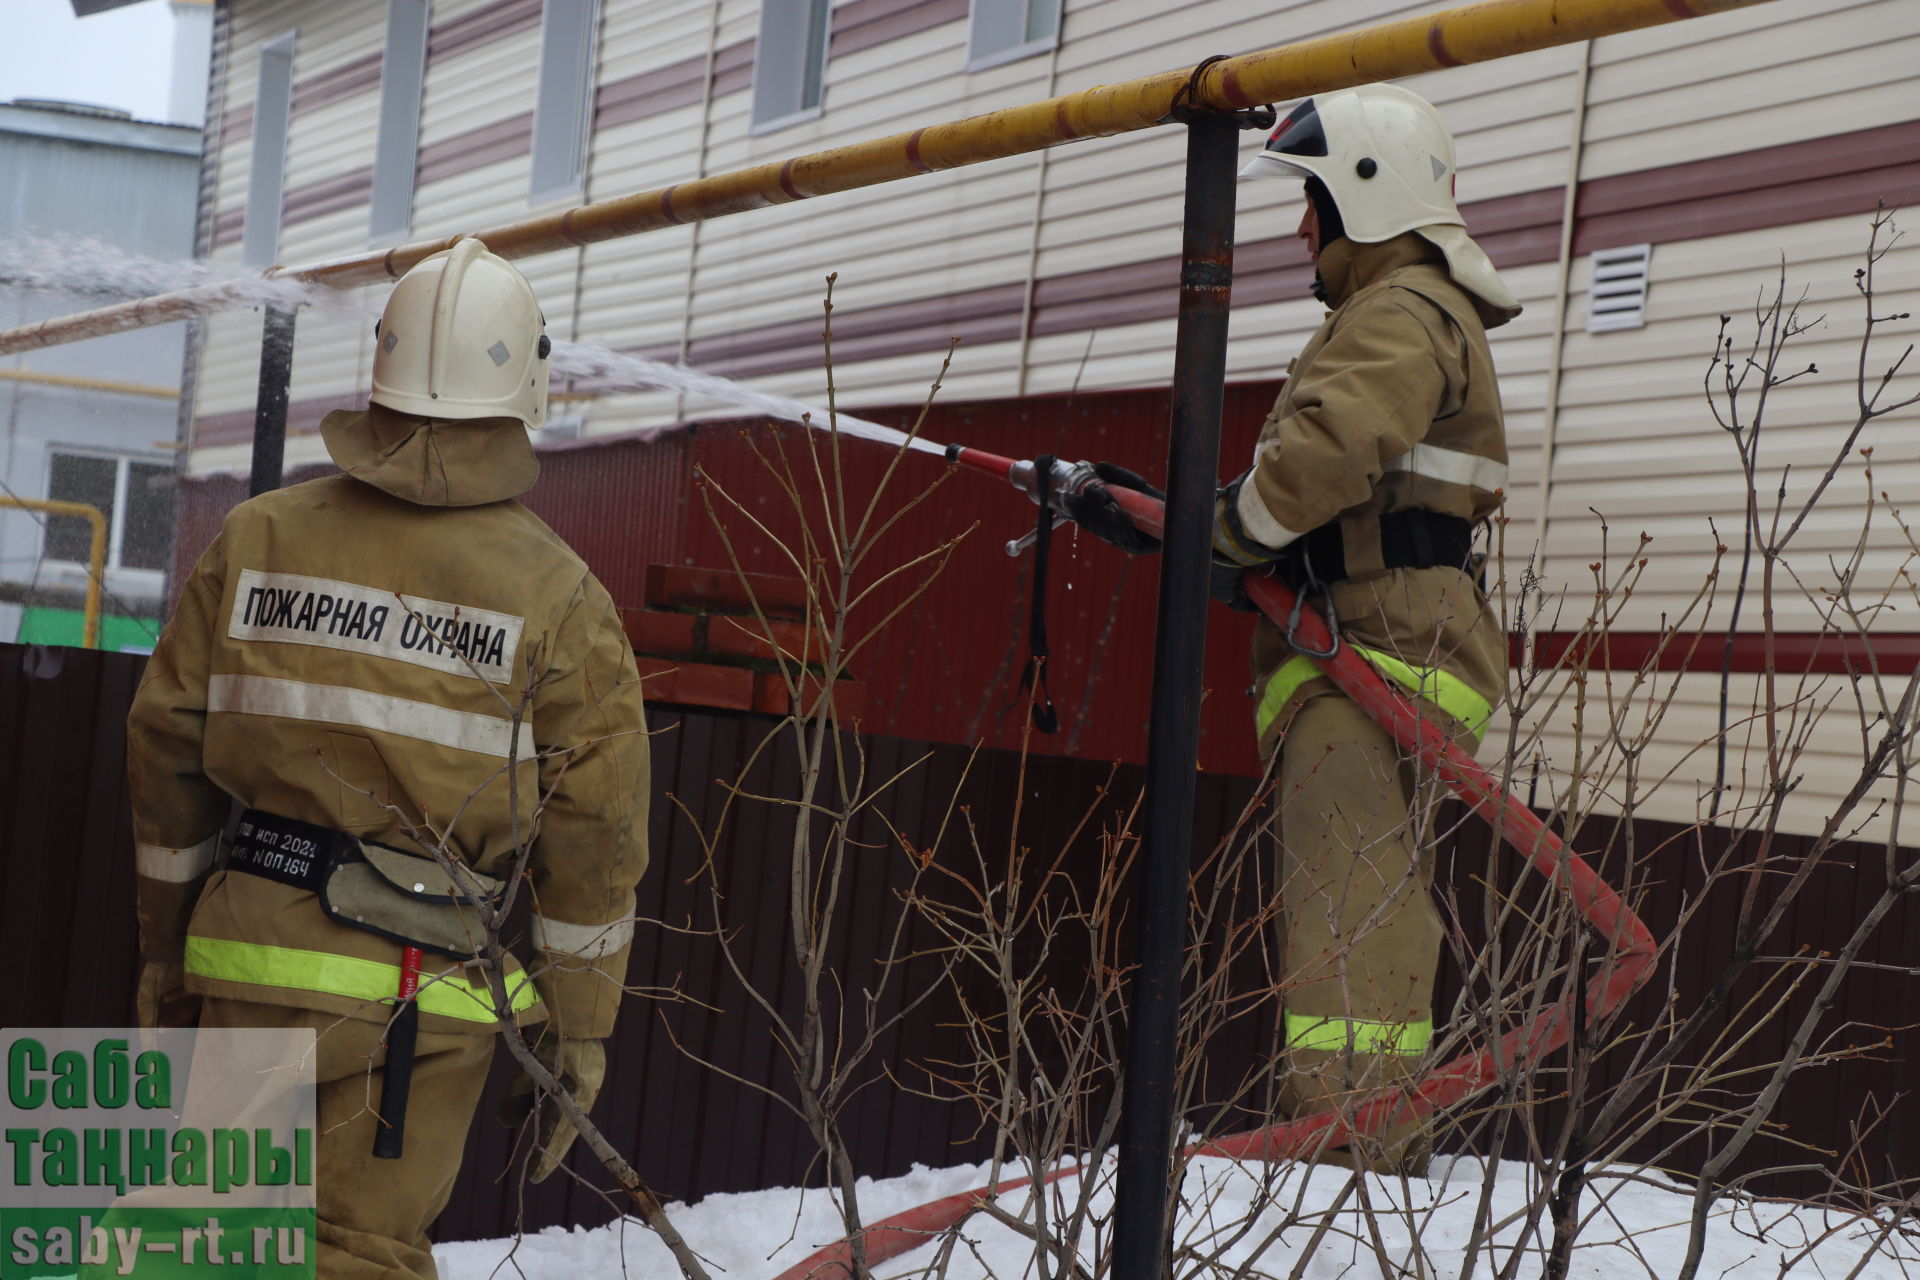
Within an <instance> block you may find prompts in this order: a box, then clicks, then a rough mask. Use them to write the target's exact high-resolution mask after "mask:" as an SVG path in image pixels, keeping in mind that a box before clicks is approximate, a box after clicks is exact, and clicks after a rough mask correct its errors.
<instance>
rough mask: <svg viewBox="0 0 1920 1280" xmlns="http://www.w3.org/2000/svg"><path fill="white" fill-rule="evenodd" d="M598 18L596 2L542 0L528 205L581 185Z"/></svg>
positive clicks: (561, 195) (563, 194)
mask: <svg viewBox="0 0 1920 1280" xmlns="http://www.w3.org/2000/svg"><path fill="white" fill-rule="evenodd" d="M599 20H600V4H599V0H547V3H546V8H545V9H544V10H542V11H541V15H540V89H539V94H538V96H537V97H536V98H535V99H534V104H533V180H532V183H531V185H530V186H529V188H528V190H527V199H528V201H529V202H530V203H533V204H541V203H544V202H546V201H548V200H558V199H562V198H564V197H566V196H570V195H575V194H577V193H578V192H579V191H580V189H581V187H582V186H583V185H584V184H585V183H586V179H587V125H588V124H589V122H590V111H591V108H592V105H593V53H594V46H595V44H596V43H597V42H596V40H595V39H594V35H595V29H596V27H597V26H598V23H599Z"/></svg>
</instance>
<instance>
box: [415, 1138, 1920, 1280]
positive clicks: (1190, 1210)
mask: <svg viewBox="0 0 1920 1280" xmlns="http://www.w3.org/2000/svg"><path fill="white" fill-rule="evenodd" d="M1431 1173H1432V1176H1431V1177H1430V1178H1428V1179H1425V1180H1418V1181H1414V1182H1412V1183H1410V1184H1408V1183H1402V1182H1401V1181H1400V1180H1399V1179H1380V1178H1371V1177H1370V1178H1367V1179H1365V1180H1364V1181H1363V1183H1361V1184H1356V1185H1355V1186H1353V1187H1352V1189H1351V1190H1349V1183H1350V1182H1351V1181H1352V1178H1351V1175H1350V1174H1348V1173H1347V1172H1346V1171H1344V1170H1341V1169H1335V1168H1310V1167H1307V1166H1299V1165H1286V1166H1279V1167H1277V1168H1276V1169H1274V1170H1272V1171H1269V1170H1267V1169H1266V1168H1263V1167H1262V1166H1260V1165H1241V1164H1236V1163H1234V1162H1232V1161H1227V1160H1217V1159H1202V1160H1196V1161H1195V1162H1194V1163H1193V1165H1192V1167H1191V1168H1190V1169H1189V1172H1188V1174H1187V1185H1186V1191H1187V1209H1186V1211H1185V1212H1184V1213H1183V1214H1182V1218H1181V1223H1180V1227H1181V1234H1182V1239H1183V1240H1184V1241H1186V1242H1187V1243H1188V1244H1189V1245H1191V1246H1193V1247H1194V1248H1196V1249H1197V1250H1200V1251H1201V1253H1202V1255H1215V1261H1214V1263H1213V1264H1212V1265H1209V1266H1204V1267H1202V1266H1199V1265H1198V1264H1196V1263H1188V1264H1186V1265H1185V1266H1182V1267H1178V1268H1176V1274H1177V1275H1181V1276H1207V1277H1213V1276H1218V1277H1226V1276H1232V1275H1245V1276H1248V1277H1287V1276H1291V1275H1294V1274H1296V1272H1295V1270H1294V1269H1295V1267H1296V1266H1297V1265H1298V1264H1299V1262H1300V1256H1301V1252H1302V1250H1304V1249H1306V1248H1307V1247H1308V1245H1309V1242H1310V1238H1311V1237H1313V1236H1314V1234H1315V1231H1316V1228H1317V1227H1319V1226H1320V1225H1322V1224H1323V1223H1327V1222H1329V1217H1328V1211H1329V1210H1331V1209H1334V1207H1335V1205H1336V1203H1337V1202H1341V1201H1342V1200H1343V1199H1344V1207H1342V1208H1340V1209H1339V1210H1338V1211H1337V1212H1335V1213H1334V1214H1333V1215H1332V1217H1331V1220H1330V1221H1331V1225H1330V1226H1329V1227H1328V1229H1327V1230H1326V1231H1325V1232H1323V1233H1321V1238H1320V1241H1319V1244H1318V1246H1317V1249H1316V1251H1315V1253H1314V1257H1313V1259H1312V1261H1311V1262H1309V1263H1308V1264H1307V1265H1306V1267H1305V1268H1304V1270H1301V1271H1299V1272H1298V1273H1297V1274H1298V1275H1299V1276H1300V1277H1301V1280H1335V1278H1340V1280H1350V1278H1351V1280H1361V1278H1365V1277H1372V1276H1396V1277H1397V1276H1399V1275H1403V1274H1404V1275H1407V1276H1416V1275H1418V1276H1431V1277H1436V1280H1454V1278H1456V1277H1460V1276H1461V1273H1462V1269H1463V1267H1464V1266H1465V1264H1466V1257H1467V1254H1466V1246H1467V1244H1468V1242H1469V1237H1470V1235H1471V1232H1472V1228H1473V1223H1474V1219H1475V1214H1476V1212H1477V1210H1478V1207H1479V1204H1480V1188H1481V1182H1482V1179H1483V1178H1484V1176H1485V1173H1486V1166H1485V1165H1484V1164H1483V1163H1482V1162H1480V1161H1478V1160H1475V1159H1471V1158H1463V1159H1460V1160H1457V1161H1449V1160H1446V1159H1440V1160H1436V1161H1434V1167H1433V1169H1432V1171H1431ZM1494 1174H1495V1177H1494V1191H1493V1195H1492V1199H1491V1201H1490V1207H1491V1216H1492V1220H1493V1221H1495V1222H1496V1223H1498V1222H1501V1221H1502V1220H1504V1219H1506V1218H1507V1217H1508V1216H1509V1215H1514V1214H1517V1213H1518V1211H1520V1210H1521V1209H1522V1208H1523V1207H1524V1206H1525V1205H1526V1204H1528V1203H1529V1202H1530V1201H1531V1200H1532V1198H1533V1197H1534V1193H1535V1190H1536V1187H1537V1181H1536V1180H1535V1178H1534V1177H1533V1174H1532V1171H1531V1170H1530V1169H1529V1167H1528V1166H1526V1165H1524V1164H1521V1163H1517V1162H1513V1161H1504V1162H1501V1163H1500V1164H1499V1165H1498V1166H1497V1167H1496V1169H1495V1170H1494ZM987 1176H988V1170H987V1168H986V1167H985V1166H983V1165H966V1166H960V1167H956V1168H952V1169H941V1170H928V1169H922V1168H916V1169H915V1170H914V1171H913V1172H912V1173H910V1174H907V1175H906V1176H904V1177H899V1178H887V1179H882V1180H877V1181H876V1180H870V1179H862V1180H861V1183H860V1191H859V1194H860V1200H861V1209H862V1212H863V1215H864V1216H865V1217H866V1219H867V1221H868V1222H875V1221H877V1220H879V1219H880V1218H883V1217H886V1216H888V1215H890V1214H894V1213H898V1212H900V1211H902V1210H905V1209H910V1208H913V1207H914V1206H916V1205H920V1204H923V1203H925V1202H927V1201H929V1200H934V1199H938V1198H940V1197H943V1196H948V1195H953V1194H956V1193H959V1192H964V1191H967V1190H970V1189H973V1188H976V1187H979V1186H982V1185H984V1184H985V1182H986V1180H987ZM1003 1176H1008V1177H1010V1176H1013V1175H1012V1174H1005V1175H1003ZM1063 1185H1064V1186H1065V1187H1068V1188H1070V1187H1071V1186H1072V1184H1071V1183H1070V1182H1069V1183H1067V1184H1063ZM1110 1189H1111V1183H1110V1182H1109V1183H1108V1184H1107V1186H1106V1187H1105V1188H1103V1189H1102V1193H1101V1194H1100V1195H1099V1197H1098V1200H1097V1204H1096V1211H1098V1212H1102V1213H1104V1212H1106V1211H1108V1210H1109V1209H1110V1207H1111V1202H1110V1200H1108V1199H1107V1198H1106V1195H1105V1192H1106V1191H1110ZM1362 1192H1364V1195H1365V1197H1366V1198H1367V1200H1368V1201H1369V1202H1370V1204H1371V1206H1372V1213H1371V1215H1368V1214H1366V1213H1363V1212H1362V1211H1360V1210H1359V1209H1357V1208H1356V1205H1357V1203H1358V1202H1359V1200H1360V1196H1361V1193H1362ZM1343 1193H1345V1194H1344V1197H1343ZM1408 1193H1410V1194H1408ZM1067 1194H1068V1195H1069V1197H1071V1196H1072V1195H1073V1194H1075V1193H1074V1192H1072V1191H1068V1192H1067ZM1024 1197H1025V1193H1024V1192H1019V1191H1016V1192H1011V1193H1009V1194H1007V1195H1006V1196H1004V1197H1002V1198H1001V1204H1002V1206H1003V1207H1004V1208H1006V1209H1007V1210H1008V1211H1009V1212H1012V1213H1016V1214H1017V1213H1019V1212H1020V1211H1021V1207H1022V1202H1023V1200H1024ZM1690 1202H1691V1191H1690V1190H1689V1189H1686V1188H1683V1187H1681V1186H1680V1185H1679V1184H1676V1183H1671V1182H1668V1181H1667V1180H1665V1179H1664V1178H1663V1177H1661V1175H1658V1174H1652V1173H1648V1172H1646V1171H1644V1170H1636V1171H1628V1170H1619V1171H1609V1170H1601V1171H1598V1172H1596V1173H1595V1174H1594V1180H1593V1182H1592V1184H1591V1185H1590V1188H1589V1190H1588V1191H1587V1192H1586V1193H1585V1195H1584V1196H1583V1198H1582V1201H1581V1211H1582V1214H1583V1216H1584V1217H1585V1218H1586V1223H1585V1225H1584V1227H1583V1229H1582V1230H1581V1232H1580V1234H1579V1239H1578V1243H1577V1245H1576V1247H1575V1252H1574V1256H1573V1262H1572V1266H1571V1268H1570V1270H1569V1275H1570V1276H1571V1277H1573V1278H1574V1280H1602V1278H1605V1280H1613V1278H1615V1277H1637V1276H1648V1277H1653V1278H1654V1280H1667V1278H1668V1277H1672V1276H1675V1275H1678V1274H1679V1272H1680V1269H1681V1263H1682V1259H1683V1258H1684V1257H1685V1253H1686V1247H1687V1234H1688V1233H1687V1227H1686V1222H1687V1218H1688V1210H1689V1205H1690ZM668 1213H669V1216H670V1217H671V1218H672V1219H673V1221H674V1223H675V1225H676V1226H677V1227H678V1228H679V1230H680V1233H681V1234H682V1235H683V1236H684V1237H685V1238H686V1239H687V1240H688V1242H689V1243H691V1244H692V1245H693V1246H694V1247H695V1248H696V1249H698V1250H699V1251H700V1253H701V1254H702V1256H703V1257H705V1258H706V1259H707V1261H708V1270H709V1272H710V1273H711V1274H712V1275H713V1276H714V1277H715V1280H718V1278H719V1277H721V1276H726V1277H728V1278H729V1280H771V1277H774V1276H777V1275H779V1274H780V1273H781V1272H782V1271H784V1270H785V1269H786V1268H788V1267H790V1266H792V1265H793V1264H794V1263H796V1262H799V1261H800V1260H801V1259H803V1258H805V1257H806V1256H807V1255H808V1254H810V1253H811V1252H813V1250H815V1249H817V1248H819V1247H820V1246H821V1245H823V1244H827V1243H830V1242H832V1241H833V1240H835V1239H837V1238H838V1236H839V1234H840V1231H839V1218H838V1214H837V1213H836V1211H835V1210H834V1208H833V1204H832V1202H831V1200H830V1199H829V1198H828V1196H827V1195H826V1193H825V1192H823V1191H807V1192H800V1191H795V1190H792V1189H787V1188H782V1189H778V1190H772V1191H755V1192H747V1193H742V1194H737V1195H714V1196H709V1197H707V1198H706V1199H705V1200H702V1201H700V1202H699V1203H698V1204H693V1205H671V1206H669V1207H668ZM1369 1216H1370V1218H1371V1221H1369ZM1885 1225H1886V1223H1885V1220H1884V1219H1883V1220H1882V1221H1880V1222H1877V1223H1876V1222H1874V1221H1873V1220H1870V1219H1859V1218H1854V1217H1851V1216H1849V1215H1846V1214H1841V1213H1838V1212H1834V1211H1828V1210H1821V1209H1815V1208H1810V1207H1807V1206H1803V1205H1795V1204H1788V1203H1783V1202H1779V1201H1738V1202H1733V1201H1725V1202H1721V1203H1719V1204H1716V1206H1715V1211H1714V1216H1713V1220H1712V1225H1711V1227H1710V1229H1709V1232H1708V1236H1707V1242H1706V1249H1705V1254H1704V1256H1703V1258H1702V1260H1701V1266H1700V1269H1699V1272H1698V1275H1699V1276H1700V1277H1701V1278H1702V1280H1720V1278H1733V1280H1747V1278H1751V1280H1760V1278H1761V1277H1765V1278H1767V1280H1776V1278H1777V1277H1781V1276H1784V1275H1792V1276H1794V1277H1796V1278H1801V1277H1804V1278H1806V1280H1816V1278H1817V1280H1894V1278H1895V1277H1899V1278H1901V1280H1910V1278H1911V1280H1920V1227H1916V1224H1915V1223H1914V1222H1913V1221H1912V1220H1911V1219H1910V1220H1909V1221H1908V1222H1907V1223H1906V1224H1905V1230H1903V1231H1896V1232H1894V1233H1891V1234H1890V1235H1889V1234H1888V1233H1886V1232H1885V1230H1884V1228H1885ZM963 1235H964V1237H965V1239H966V1241H967V1243H966V1244H964V1245H962V1246H961V1247H960V1248H958V1249H956V1250H955V1251H954V1253H953V1255H952V1264H951V1266H950V1268H949V1269H948V1271H947V1272H946V1280H986V1278H988V1277H991V1278H993V1280H1019V1278H1022V1277H1029V1276H1034V1275H1037V1274H1038V1273H1037V1272H1036V1271H1035V1270H1034V1268H1033V1265H1032V1252H1033V1249H1032V1245H1031V1244H1029V1243H1028V1242H1026V1241H1025V1240H1023V1239H1021V1238H1020V1237H1019V1236H1017V1235H1015V1234H1014V1233H1013V1232H1012V1231H1009V1230H1008V1229H1006V1228H1005V1227H1002V1226H1000V1225H998V1224H996V1223H993V1222H991V1221H989V1220H987V1219H985V1218H982V1217H979V1216H976V1217H974V1218H973V1219H971V1220H970V1221H969V1222H968V1223H967V1224H966V1227H965V1228H964V1231H963ZM1518 1237H1519V1227H1518V1226H1517V1225H1511V1224H1510V1225H1508V1226H1506V1227H1505V1229H1503V1230H1502V1231H1501V1232H1500V1233H1499V1235H1498V1237H1497V1239H1498V1241H1499V1244H1500V1246H1501V1247H1499V1248H1498V1249H1497V1251H1496V1254H1495V1256H1494V1258H1493V1259H1492V1260H1491V1262H1490V1261H1489V1259H1488V1256H1487V1254H1486V1252H1485V1251H1484V1250H1483V1251H1482V1252H1481V1253H1480V1256H1479V1259H1478V1263H1477V1266H1476V1267H1475V1270H1474V1274H1475V1275H1476V1276H1492V1275H1494V1274H1495V1273H1496V1272H1497V1271H1498V1270H1500V1268H1501V1266H1502V1265H1503V1264H1505V1263H1506V1262H1507V1261H1508V1258H1509V1257H1510V1253H1509V1250H1510V1248H1511V1246H1512V1245H1513V1244H1514V1243H1515V1242H1516V1241H1517V1240H1518ZM1416 1238H1417V1239H1418V1240H1419V1242H1420V1246H1421V1249H1422V1251H1423V1252H1424V1255H1425V1258H1424V1261H1423V1262H1416V1261H1415V1260H1414V1259H1413V1257H1412V1253H1413V1249H1412V1243H1413V1240H1414V1239H1416ZM1883 1240H1884V1243H1883V1244H1882V1246H1881V1248H1880V1249H1879V1251H1878V1252H1877V1253H1875V1254H1874V1256H1873V1257H1872V1258H1871V1259H1869V1260H1867V1261H1866V1262H1865V1264H1864V1266H1863V1265H1862V1260H1863V1259H1865V1258H1866V1257H1867V1255H1868V1253H1869V1252H1870V1251H1872V1250H1873V1249H1874V1246H1875V1245H1876V1243H1878V1242H1882V1241H1883ZM1532 1244H1533V1248H1532V1250H1531V1252H1530V1255H1529V1256H1528V1257H1527V1258H1525V1259H1523V1261H1522V1264H1521V1265H1520V1266H1519V1267H1518V1268H1516V1270H1515V1273H1514V1274H1516V1275H1518V1276H1521V1277H1527V1276H1537V1275H1539V1274H1540V1252H1539V1241H1538V1239H1537V1237H1536V1238H1535V1239H1534V1240H1533V1241H1532ZM1376 1250H1378V1252H1376ZM935 1253H936V1246H935V1245H932V1244H929V1245H927V1246H925V1247H923V1248H921V1249H918V1250H916V1251H914V1252H913V1253H910V1254H908V1255H906V1256H904V1257H902V1258H899V1259H897V1260H895V1261H893V1262H891V1263H887V1264H885V1265H883V1266H880V1267H876V1268H875V1271H876V1274H877V1275H880V1276H883V1277H887V1276H899V1277H913V1276H924V1275H925V1274H926V1268H927V1267H928V1265H929V1263H930V1262H931V1261H932V1259H933V1257H934V1255H935ZM1381 1253H1384V1254H1385V1257H1386V1260H1388V1261H1390V1262H1391V1263H1393V1264H1395V1265H1393V1266H1382V1265H1381V1263H1380V1254H1381ZM435 1256H436V1257H437V1258H438V1260H439V1264H440V1275H441V1277H442V1280H495V1278H496V1277H497V1278H500V1280H508V1278H512V1277H517V1276H524V1277H526V1278H527V1280H616V1278H618V1280H626V1278H628V1277H634V1278H636V1280H655V1278H656V1277H659V1278H661V1280H665V1278H666V1277H675V1276H677V1275H678V1274H679V1272H678V1269H677V1268H676V1267H675V1266H674V1264H673V1262H672V1260H671V1258H670V1256H669V1255H668V1253H667V1251H666V1250H665V1249H664V1248H663V1247H661V1245H660V1244H659V1243H658V1241H657V1240H655V1239H654V1237H653V1235H652V1233H650V1232H649V1231H647V1229H646V1228H645V1227H644V1226H642V1225H640V1224H639V1223H638V1222H636V1221H628V1222H624V1223H621V1222H616V1223H612V1224H609V1225H608V1226H605V1227H600V1228H597V1229H595V1230H591V1231H588V1230H579V1229H575V1230H566V1229H562V1228H558V1227H556V1228H551V1229H549V1230H546V1231H543V1232H540V1233H539V1234H537V1235H532V1236H528V1237H527V1238H525V1239H523V1240H521V1241H520V1242H519V1244H518V1246H517V1247H516V1246H515V1245H514V1244H513V1242H512V1241H503V1240H487V1241H469V1242H464V1243H459V1244H443V1245H441V1246H439V1248H438V1249H436V1250H435ZM1248 1264H1251V1265H1250V1266H1249V1265H1248ZM1243 1266H1246V1267H1247V1269H1246V1270H1245V1271H1240V1270H1238V1268H1241V1267H1243ZM1403 1268H1404V1270H1403ZM1052 1273H1053V1269H1052V1268H1049V1270H1048V1274H1052Z"/></svg>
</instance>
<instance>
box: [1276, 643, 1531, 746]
mask: <svg viewBox="0 0 1920 1280" xmlns="http://www.w3.org/2000/svg"><path fill="white" fill-rule="evenodd" d="M1350 647H1351V648H1352V649H1353V651H1354V652H1355V653H1357V654H1359V655H1360V656H1361V657H1363V658H1365V659H1366V660H1367V661H1368V662H1371V663H1372V664H1373V665H1374V667H1375V668H1376V669H1377V670H1378V671H1379V672H1380V674H1381V675H1383V676H1385V677H1387V679H1389V680H1391V681H1393V682H1394V683H1395V684H1398V685H1400V686H1401V687H1403V688H1405V689H1406V690H1407V692H1409V693H1411V694H1413V695H1414V696H1415V697H1418V698H1425V699H1426V700H1427V701H1428V702H1431V703H1433V705H1435V706H1436V707H1439V708H1440V709H1441V710H1442V711H1444V712H1446V713H1447V714H1448V715H1450V716H1452V717H1453V718H1454V719H1455V720H1458V721H1459V722H1460V723H1461V724H1462V725H1464V726H1466V730H1467V732H1468V733H1471V734H1472V735H1473V736H1474V737H1475V738H1478V737H1479V736H1480V735H1481V734H1482V733H1484V732H1486V728H1487V721H1488V720H1491V719H1492V718H1493V704H1492V703H1490V702H1488V701H1487V700H1486V699H1485V698H1483V697H1481V696H1480V695H1479V694H1478V693H1477V692H1475V691H1474V689H1473V687H1472V686H1471V685H1469V684H1468V683H1467V682H1466V681H1465V680H1462V679H1461V678H1460V677H1459V676H1456V675H1454V674H1453V673H1451V672H1448V671H1441V670H1439V669H1438V668H1436V667H1416V666H1414V665H1413V664H1412V663H1408V662H1402V661H1401V660H1400V659H1398V658H1396V657H1394V656H1393V655H1392V654H1390V653H1382V652H1380V651H1379V650H1378V649H1368V648H1366V647H1364V646H1362V645H1357V644H1356V645H1352V646H1350ZM1319 674H1320V666H1319V664H1318V663H1316V662H1315V661H1314V660H1313V659H1312V658H1309V657H1307V656H1306V655H1305V654H1295V655H1294V656H1293V657H1291V658H1288V659H1287V660H1286V661H1285V662H1283V663H1281V664H1280V667H1279V670H1277V671H1275V672H1274V673H1273V674H1272V675H1271V676H1269V677H1267V687H1266V690H1265V692H1263V693H1262V694H1261V695H1260V705H1259V707H1258V708H1257V709H1255V711H1254V713H1253V721H1254V727H1255V730H1256V731H1257V732H1258V733H1259V734H1260V736H1261V737H1265V736H1266V733H1267V726H1269V725H1271V724H1272V723H1273V721H1274V717H1276V716H1278V715H1279V714H1280V712H1281V709H1282V708H1284V707H1285V706H1286V705H1287V701H1288V699H1290V698H1292V697H1293V695H1294V694H1295V693H1296V692H1297V691H1298V690H1299V688H1300V686H1301V685H1303V684H1305V683H1306V682H1307V681H1309V680H1311V679H1313V678H1314V677H1315V676H1317V675H1319Z"/></svg>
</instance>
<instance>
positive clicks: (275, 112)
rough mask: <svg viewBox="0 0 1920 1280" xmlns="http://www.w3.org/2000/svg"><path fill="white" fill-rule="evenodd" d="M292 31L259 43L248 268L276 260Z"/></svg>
mask: <svg viewBox="0 0 1920 1280" xmlns="http://www.w3.org/2000/svg"><path fill="white" fill-rule="evenodd" d="M294 35H295V33H294V32H292V31H289V32H287V33H286V34H285V35H283V36H280V37H278V38H276V39H273V40H269V41H267V43H266V44H264V45H262V46H261V47H260V85H259V89H258V91H257V92H256V93H255V94H254V98H253V164H252V167H251V168H250V169H249V170H248V171H247V220H246V229H245V231H244V232H243V233H242V235H241V241H240V256H241V259H242V261H244V262H245V263H246V264H247V265H248V266H250V267H270V266H272V265H273V264H274V263H275V262H277V261H279V259H280V205H281V196H282V194H283V192H284V190H285V188H286V177H287V126H288V124H289V123H290V122H291V119H292V116H293V40H294Z"/></svg>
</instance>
